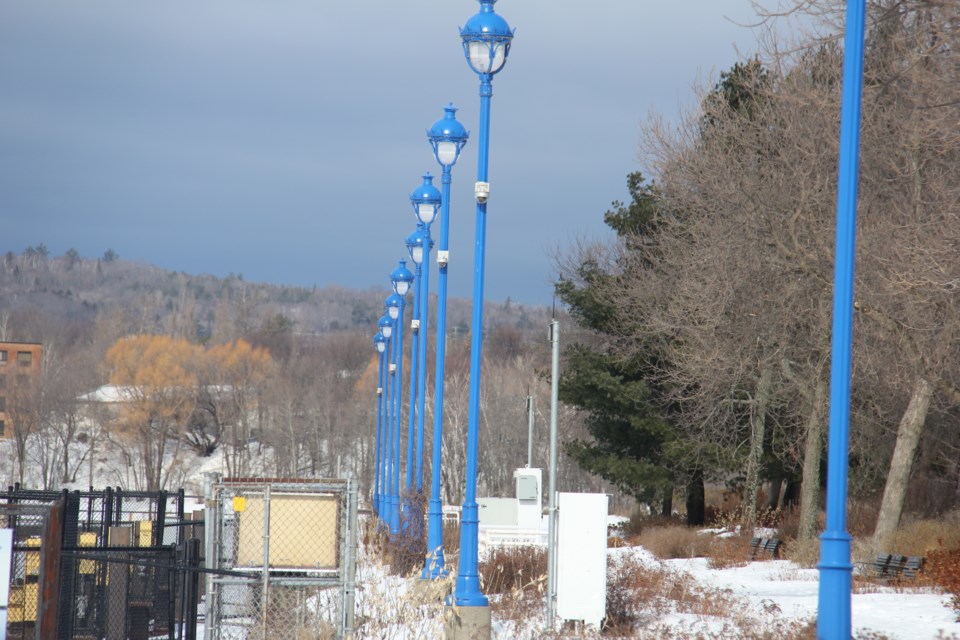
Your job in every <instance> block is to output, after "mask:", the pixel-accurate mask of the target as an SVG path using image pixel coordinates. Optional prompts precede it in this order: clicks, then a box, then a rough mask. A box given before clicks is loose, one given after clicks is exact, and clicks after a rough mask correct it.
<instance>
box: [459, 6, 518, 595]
mask: <svg viewBox="0 0 960 640" xmlns="http://www.w3.org/2000/svg"><path fill="white" fill-rule="evenodd" d="M495 1H496V0H480V12H479V13H477V14H476V15H474V16H473V17H471V18H470V19H469V20H467V24H466V25H465V26H464V27H463V28H462V29H460V37H461V39H462V40H463V51H464V54H465V55H466V57H467V62H468V63H469V65H470V68H471V69H473V71H474V73H476V74H477V75H478V76H479V77H480V141H479V144H478V145H477V183H476V185H475V188H474V195H475V197H476V200H477V230H476V245H475V248H474V267H473V314H472V324H471V327H472V329H471V332H470V399H469V403H470V404H469V413H468V417H467V477H466V491H465V492H464V501H463V511H462V519H461V525H460V562H459V568H458V572H457V585H456V589H455V590H454V593H453V603H454V604H455V605H456V606H459V607H487V606H488V605H489V601H488V600H487V597H486V596H485V595H483V593H481V591H480V572H479V568H478V549H477V544H478V535H479V534H478V525H479V517H478V516H479V509H478V507H477V449H478V446H479V433H478V431H479V423H480V350H481V346H482V343H483V269H484V258H485V253H484V252H485V244H486V233H487V199H488V198H489V195H490V184H489V183H488V182H487V165H488V158H487V154H488V151H489V147H490V137H489V135H490V134H489V131H490V97H491V96H492V95H493V76H494V74H496V73H497V72H499V71H500V70H501V69H502V68H503V65H504V63H505V62H506V61H507V56H508V55H509V53H510V44H511V41H512V40H513V31H512V30H511V29H510V26H509V25H508V24H507V21H506V20H504V19H503V18H501V17H500V16H499V15H497V14H496V13H495V12H494V10H493V4H494V2H495Z"/></svg>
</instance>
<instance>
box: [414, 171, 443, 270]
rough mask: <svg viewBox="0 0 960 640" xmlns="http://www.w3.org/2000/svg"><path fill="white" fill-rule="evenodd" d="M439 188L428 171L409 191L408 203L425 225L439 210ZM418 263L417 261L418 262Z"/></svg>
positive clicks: (434, 218)
mask: <svg viewBox="0 0 960 640" xmlns="http://www.w3.org/2000/svg"><path fill="white" fill-rule="evenodd" d="M440 201H441V196H440V190H439V189H437V188H436V187H435V186H433V176H431V175H430V173H429V172H427V173H425V174H423V184H420V185H417V188H416V189H414V190H413V191H412V192H411V193H410V204H412V205H413V212H414V213H415V214H417V220H419V221H420V223H421V224H423V225H424V226H426V227H429V226H430V223H432V222H433V221H434V220H436V218H437V213H438V212H439V211H440ZM418 264H419V263H418Z"/></svg>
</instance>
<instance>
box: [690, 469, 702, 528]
mask: <svg viewBox="0 0 960 640" xmlns="http://www.w3.org/2000/svg"><path fill="white" fill-rule="evenodd" d="M705 511H706V498H705V496H704V489H703V469H694V471H693V475H691V477H690V483H689V484H688V485H687V526H688V527H697V526H700V525H702V524H703V521H704V520H705V517H706V513H705Z"/></svg>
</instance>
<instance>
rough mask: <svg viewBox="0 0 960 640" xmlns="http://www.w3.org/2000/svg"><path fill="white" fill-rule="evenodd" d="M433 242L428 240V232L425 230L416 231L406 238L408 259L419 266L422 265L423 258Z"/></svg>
mask: <svg viewBox="0 0 960 640" xmlns="http://www.w3.org/2000/svg"><path fill="white" fill-rule="evenodd" d="M432 245H433V241H432V240H430V232H428V231H427V230H426V229H417V230H416V231H414V232H413V233H411V234H410V235H408V236H407V251H409V252H410V259H411V260H413V262H414V263H415V264H416V265H417V266H420V265H421V264H423V256H424V255H425V253H426V252H428V251H430V247H431V246H432Z"/></svg>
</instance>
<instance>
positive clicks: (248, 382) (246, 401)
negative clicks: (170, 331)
mask: <svg viewBox="0 0 960 640" xmlns="http://www.w3.org/2000/svg"><path fill="white" fill-rule="evenodd" d="M273 372H274V363H273V358H272V357H271V356H270V352H269V351H268V350H266V349H264V348H262V347H254V346H252V345H251V344H250V343H249V342H247V341H246V340H242V339H241V340H234V341H233V342H227V343H224V344H219V345H215V346H213V347H210V348H209V349H208V350H207V352H206V353H205V354H204V356H203V369H202V382H203V383H204V384H202V385H201V387H200V388H199V389H198V396H197V397H198V403H199V404H198V409H199V410H198V412H197V414H198V415H197V419H196V420H195V422H194V424H196V425H199V426H202V427H203V432H202V433H201V432H200V431H199V430H198V429H192V430H191V433H190V437H191V444H193V445H194V446H195V447H196V446H197V445H201V444H202V445H204V451H203V453H206V454H207V455H209V454H210V453H212V452H213V450H214V449H215V448H216V446H217V444H221V445H224V446H222V451H223V457H224V462H225V465H226V472H227V475H228V476H231V477H237V476H242V475H246V474H248V473H249V472H250V468H249V464H250V448H249V445H250V442H251V441H252V439H253V438H254V437H255V436H256V437H257V439H258V440H259V439H260V437H259V435H260V433H259V432H260V430H261V429H260V425H261V422H262V419H263V402H262V401H261V400H262V393H263V388H264V385H265V384H266V382H267V381H268V380H269V379H270V377H271V375H272V374H273Z"/></svg>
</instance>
